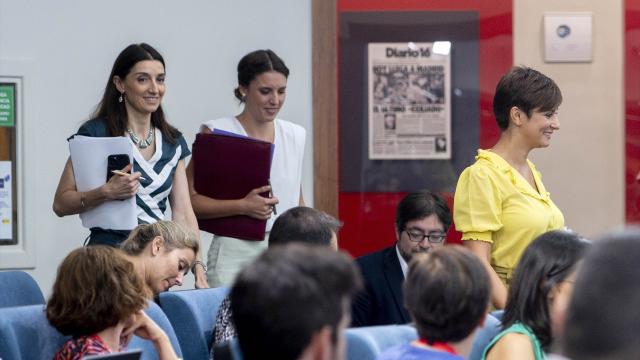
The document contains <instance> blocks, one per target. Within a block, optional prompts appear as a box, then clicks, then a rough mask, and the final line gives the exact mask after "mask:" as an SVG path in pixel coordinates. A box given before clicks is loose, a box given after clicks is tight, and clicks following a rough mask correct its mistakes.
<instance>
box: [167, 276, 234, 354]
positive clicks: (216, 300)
mask: <svg viewBox="0 0 640 360" xmlns="http://www.w3.org/2000/svg"><path fill="white" fill-rule="evenodd" d="M228 293H229V288H228V287H219V288H213V289H196V290H183V291H168V292H163V293H160V296H159V299H160V306H161V307H162V310H164V312H165V314H167V317H168V318H169V321H171V324H173V328H174V329H175V332H176V335H177V336H178V341H179V342H180V347H181V348H182V350H183V354H184V358H185V359H194V360H198V359H203V360H206V359H209V350H210V348H211V340H212V335H213V326H214V325H215V321H216V314H217V313H218V308H219V307H220V303H222V300H223V299H224V298H225V296H227V294H228Z"/></svg>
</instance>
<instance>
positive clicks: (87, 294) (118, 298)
mask: <svg viewBox="0 0 640 360" xmlns="http://www.w3.org/2000/svg"><path fill="white" fill-rule="evenodd" d="M150 298H151V292H150V290H149V289H148V288H147V286H146V285H145V284H144V281H143V280H142V278H140V277H139V276H138V274H137V273H136V271H135V270H134V267H133V264H132V263H131V262H129V261H128V260H126V259H125V258H124V256H123V255H122V254H121V253H120V251H119V250H117V249H114V248H111V247H108V246H89V247H82V248H79V249H76V250H73V251H72V252H71V253H69V255H67V257H66V258H65V259H64V260H63V261H62V264H60V267H59V268H58V274H57V276H56V281H55V283H54V284H53V293H52V294H51V298H49V302H48V303H47V307H46V312H47V319H49V322H50V323H51V325H53V327H55V328H56V329H58V331H60V332H61V333H63V334H65V335H72V336H83V335H90V334H95V333H96V332H99V331H102V330H104V329H106V328H109V327H112V326H115V325H117V324H118V323H119V322H120V321H123V320H125V319H127V318H128V317H129V316H131V315H132V314H134V313H135V312H137V311H139V310H141V309H143V308H144V307H145V306H146V304H147V300H148V299H150Z"/></svg>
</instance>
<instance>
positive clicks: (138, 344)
mask: <svg viewBox="0 0 640 360" xmlns="http://www.w3.org/2000/svg"><path fill="white" fill-rule="evenodd" d="M144 312H145V313H146V314H147V315H149V317H150V318H151V319H152V320H153V321H155V323H156V324H158V326H160V328H161V329H162V330H164V332H165V333H166V334H167V336H168V337H169V341H171V345H172V346H173V350H175V352H176V354H177V355H178V357H182V350H181V348H180V343H179V342H178V338H177V337H176V333H175V331H174V330H173V327H172V326H171V323H170V322H169V319H167V316H166V315H165V313H164V312H163V311H162V309H160V307H159V306H158V305H157V304H156V303H154V302H152V301H149V304H148V306H147V308H146V309H144ZM127 349H129V350H133V349H141V350H142V357H141V358H140V359H141V360H157V359H159V356H158V352H157V351H156V348H155V346H154V345H153V342H151V341H149V340H145V339H143V338H140V337H137V336H134V337H133V338H132V339H131V342H130V343H129V346H128V347H127ZM185 359H190V358H189V357H185Z"/></svg>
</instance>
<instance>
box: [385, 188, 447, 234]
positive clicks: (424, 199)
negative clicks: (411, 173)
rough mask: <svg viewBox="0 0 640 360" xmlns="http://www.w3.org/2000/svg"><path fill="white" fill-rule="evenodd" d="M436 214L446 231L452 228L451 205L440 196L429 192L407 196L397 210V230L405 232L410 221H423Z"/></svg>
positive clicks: (424, 191) (419, 192)
mask: <svg viewBox="0 0 640 360" xmlns="http://www.w3.org/2000/svg"><path fill="white" fill-rule="evenodd" d="M433 214H436V216H437V217H438V220H440V222H441V223H442V225H443V226H444V231H445V232H447V231H448V230H449V226H451V211H450V210H449V205H447V202H446V201H444V199H443V198H442V197H440V195H438V194H436V193H433V192H431V191H428V190H422V191H418V192H413V193H410V194H408V195H407V196H405V197H404V198H403V199H402V200H400V203H399V204H398V208H397V209H396V228H397V229H398V231H402V230H404V228H405V226H406V225H407V223H408V222H409V221H412V220H421V219H424V218H425V217H427V216H430V215H433Z"/></svg>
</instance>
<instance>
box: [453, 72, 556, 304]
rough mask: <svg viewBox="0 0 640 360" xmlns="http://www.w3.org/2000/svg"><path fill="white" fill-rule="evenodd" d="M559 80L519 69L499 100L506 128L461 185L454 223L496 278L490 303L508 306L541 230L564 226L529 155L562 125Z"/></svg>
mask: <svg viewBox="0 0 640 360" xmlns="http://www.w3.org/2000/svg"><path fill="white" fill-rule="evenodd" d="M561 103H562V94H561V93H560V89H559V88H558V85H556V83H555V82H554V81H553V80H551V79H550V78H548V77H547V76H545V75H543V74H541V73H540V72H538V71H536V70H533V69H530V68H526V67H514V68H512V69H511V70H510V71H509V72H508V73H507V74H505V75H504V76H503V77H502V79H500V82H498V85H497V86H496V93H495V96H494V98H493V112H494V115H495V117H496V120H497V122H498V126H499V127H500V129H501V131H502V133H501V135H500V139H499V140H498V142H497V143H496V144H495V145H494V146H493V148H491V149H488V150H478V156H476V162H475V163H474V164H473V165H471V166H469V167H468V168H466V169H465V170H464V171H463V172H462V174H461V175H460V178H459V179H458V185H457V187H456V193H455V197H454V207H453V209H454V222H455V225H456V229H457V230H458V231H461V232H462V240H463V242H464V244H465V246H466V247H468V248H469V249H470V250H471V251H473V252H474V253H475V254H476V255H477V256H479V257H480V259H481V260H482V261H483V263H484V265H485V267H486V268H487V270H488V271H489V275H490V278H491V288H492V291H491V301H492V303H493V306H494V307H495V308H498V309H501V308H504V306H505V303H506V300H507V287H508V286H509V282H510V281H511V276H512V272H513V269H515V267H516V264H517V262H518V260H519V258H520V255H522V253H523V252H524V249H525V248H526V247H527V246H528V245H529V243H531V241H533V239H534V238H536V237H537V236H538V235H540V234H542V233H545V232H547V231H550V230H555V229H558V228H561V227H563V226H564V217H563V216H562V213H561V212H560V209H558V208H557V207H556V205H555V204H554V203H553V201H551V197H550V195H549V193H548V192H547V190H546V189H545V187H544V184H543V183H542V179H541V177H540V173H539V172H538V171H537V170H536V167H535V166H534V165H533V163H532V162H531V161H529V160H528V158H527V157H528V155H529V152H530V151H531V150H532V149H535V148H545V147H547V146H549V143H550V140H551V135H552V134H553V132H554V131H556V130H559V129H560V123H559V122H558V113H557V110H558V107H559V106H560V104H561Z"/></svg>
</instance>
